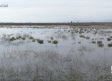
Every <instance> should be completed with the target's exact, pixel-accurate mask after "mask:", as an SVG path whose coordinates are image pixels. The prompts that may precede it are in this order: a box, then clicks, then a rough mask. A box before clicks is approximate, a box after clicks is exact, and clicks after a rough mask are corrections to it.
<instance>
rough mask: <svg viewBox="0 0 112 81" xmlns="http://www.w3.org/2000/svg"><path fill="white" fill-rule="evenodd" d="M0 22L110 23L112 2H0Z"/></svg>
mask: <svg viewBox="0 0 112 81" xmlns="http://www.w3.org/2000/svg"><path fill="white" fill-rule="evenodd" d="M2 4H8V7H6V8H5V7H0V22H69V21H107V20H108V21H111V20H112V0H0V5H2Z"/></svg>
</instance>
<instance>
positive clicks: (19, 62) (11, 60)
mask: <svg viewBox="0 0 112 81" xmlns="http://www.w3.org/2000/svg"><path fill="white" fill-rule="evenodd" d="M19 36H20V38H18V39H17V37H19ZM111 36H112V29H111V27H99V26H87V27H80V26H75V27H73V26H3V27H1V28H0V51H1V52H0V53H1V54H0V56H1V58H0V60H1V63H2V65H1V66H0V68H3V67H5V72H6V73H7V71H6V70H10V69H12V67H13V68H14V69H15V71H12V72H16V71H17V69H18V74H19V73H21V72H25V71H26V69H23V70H22V68H23V67H24V68H26V67H27V68H29V69H31V70H34V69H35V67H34V66H33V64H36V63H39V64H40V65H41V66H43V65H44V66H45V67H47V68H48V69H49V70H50V72H53V71H54V70H55V69H57V68H59V69H60V70H63V71H64V72H65V73H66V74H67V75H66V76H69V75H70V74H69V73H68V72H67V71H68V70H65V69H64V68H66V67H68V66H69V67H70V66H73V67H74V66H77V65H76V64H74V63H73V62H76V59H77V60H78V67H79V65H80V63H82V62H83V64H82V65H80V69H82V68H83V67H85V68H83V69H84V70H85V71H87V70H89V69H90V66H91V67H92V66H93V65H94V66H93V67H94V68H95V67H98V66H100V67H101V68H105V67H106V68H107V70H105V69H103V73H100V72H99V74H98V73H97V74H98V75H99V76H100V75H104V72H106V71H107V74H108V75H111V70H110V67H111V65H112V51H111V50H112V47H109V46H108V44H110V43H112V40H111V39H112V38H111ZM12 37H14V38H15V40H10V39H11V38H12ZM30 37H33V39H34V40H35V42H33V41H32V40H33V39H29V38H30ZM51 37H53V39H51ZM22 38H25V40H23V39H22ZM107 38H110V41H108V40H107ZM37 39H40V40H43V43H42V44H40V43H38V42H37ZM54 40H57V41H58V43H57V44H53V43H52V42H53V41H54ZM48 41H51V43H49V42H48ZM92 41H94V42H95V43H92ZM98 41H102V43H101V44H102V45H101V46H98V45H99V44H98V43H97V42H98ZM46 50H49V51H51V52H52V50H53V51H54V52H56V54H59V56H58V58H59V59H60V60H59V59H58V58H54V57H53V56H51V57H50V59H51V58H53V60H54V59H56V60H55V61H54V62H58V60H59V62H60V63H61V62H62V61H61V58H60V56H62V59H63V58H66V59H68V60H67V63H63V62H62V63H63V66H60V63H56V66H57V67H56V66H55V65H52V64H51V65H50V63H51V61H49V60H48V58H47V56H44V55H43V56H41V54H40V53H42V54H44V53H45V54H48V53H46ZM38 52H39V54H40V57H38V58H36V54H37V56H39V55H38ZM51 52H49V53H51ZM54 52H52V53H54ZM52 53H51V54H52ZM32 55H34V56H32ZM72 55H73V57H72ZM48 56H49V54H48ZM54 56H55V55H54ZM44 57H45V58H44ZM56 57H57V56H56ZM69 58H70V60H72V61H70V62H69ZM43 59H44V60H43ZM73 59H74V60H75V61H73ZM45 60H47V61H46V64H47V65H46V64H45V63H44V62H45ZM43 61H44V62H43ZM69 63H70V64H71V65H69ZM27 65H28V66H27ZM67 65H68V66H67ZM7 66H8V67H9V68H10V69H9V68H8V67H7ZM37 66H39V65H37ZM59 66H60V67H59ZM54 68H55V69H54ZM74 68H75V67H74ZM101 68H100V70H101ZM3 71H4V70H3ZM34 71H35V70H34ZM81 72H83V71H81ZM3 73H4V72H3ZM65 73H64V74H65ZM12 74H13V73H12ZM86 74H87V76H88V77H89V78H90V76H89V75H90V74H91V75H92V74H93V70H92V72H91V71H90V73H86ZM29 75H31V72H29ZM29 75H28V76H29ZM32 75H33V76H35V74H34V72H33V74H32ZM39 75H41V76H44V78H42V77H41V79H44V80H49V78H48V77H47V76H46V75H45V74H44V73H42V72H39ZM62 75H63V74H62ZM62 75H60V76H61V77H63V76H62ZM93 75H94V78H95V79H96V76H95V74H93ZM1 76H2V74H1ZM7 76H8V75H7V74H4V77H5V78H7ZM24 76H25V77H22V76H21V75H20V76H18V77H17V76H16V77H17V78H21V79H23V80H26V79H30V80H32V79H33V78H34V77H33V76H32V77H30V78H28V76H27V75H24ZM45 76H46V77H45ZM57 76H59V74H58V72H56V74H54V75H53V76H52V78H55V77H57ZM71 77H72V76H71ZM63 78H64V79H65V77H63ZM12 79H14V77H13V78H12Z"/></svg>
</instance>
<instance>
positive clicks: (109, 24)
mask: <svg viewBox="0 0 112 81" xmlns="http://www.w3.org/2000/svg"><path fill="white" fill-rule="evenodd" d="M0 25H68V26H92V25H101V26H112V22H101V23H99V22H92V23H88V22H87V23H0Z"/></svg>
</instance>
